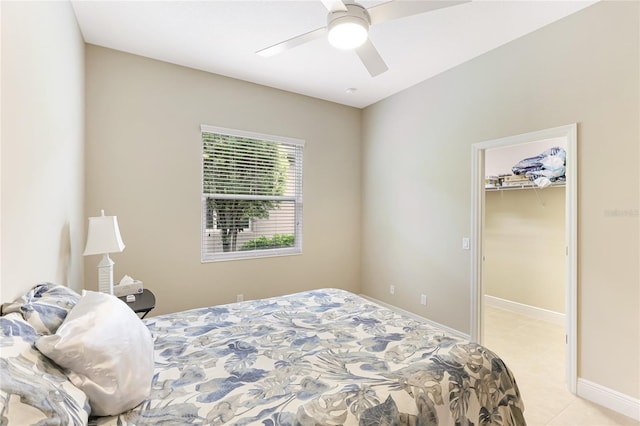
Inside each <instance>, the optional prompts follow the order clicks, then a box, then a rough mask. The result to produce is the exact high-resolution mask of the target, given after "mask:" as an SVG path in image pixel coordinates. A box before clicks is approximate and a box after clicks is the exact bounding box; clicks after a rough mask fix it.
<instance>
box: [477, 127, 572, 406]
mask: <svg viewBox="0 0 640 426" xmlns="http://www.w3.org/2000/svg"><path fill="white" fill-rule="evenodd" d="M559 137H563V138H566V141H567V147H566V151H567V170H566V176H567V183H566V187H565V225H566V226H565V241H566V250H565V253H566V261H565V291H566V298H565V305H566V307H565V333H566V344H567V346H566V351H565V353H566V360H565V363H566V374H567V387H568V389H569V391H570V392H572V393H574V394H575V393H576V385H577V359H578V357H577V347H578V343H577V340H578V324H577V318H578V308H577V299H578V291H577V287H578V285H577V270H578V269H577V268H578V253H577V250H578V243H577V239H578V218H577V215H578V204H577V193H578V191H577V190H578V180H577V179H578V164H577V163H578V162H577V158H578V156H577V153H578V152H577V139H578V126H577V124H576V123H573V124H569V125H566V126H560V127H554V128H552V129H545V130H540V131H537V132H531V133H525V134H521V135H516V136H509V137H505V138H501V139H494V140H490V141H485V142H479V143H475V144H473V145H472V146H471V151H472V153H471V339H472V340H473V341H476V342H479V343H482V342H483V341H484V324H483V312H484V301H483V297H482V296H483V294H484V288H483V283H482V265H483V262H482V256H483V252H484V248H483V247H482V242H483V226H484V209H485V196H484V195H485V194H484V180H485V176H484V154H485V150H486V149H489V148H496V147H503V146H508V145H516V144H519V143H526V142H535V141H539V140H543V139H550V138H559Z"/></svg>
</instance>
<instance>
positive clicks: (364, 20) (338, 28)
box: [327, 4, 371, 49]
mask: <svg viewBox="0 0 640 426" xmlns="http://www.w3.org/2000/svg"><path fill="white" fill-rule="evenodd" d="M345 6H346V9H347V10H338V11H334V12H331V13H329V15H328V17H327V30H328V39H329V43H331V45H332V46H334V47H336V48H338V49H355V48H356V47H359V46H361V45H362V44H363V43H364V42H365V41H366V40H367V37H368V35H369V25H370V23H371V18H370V17H369V13H367V10H366V9H365V8H364V7H362V6H360V5H358V4H348V5H345Z"/></svg>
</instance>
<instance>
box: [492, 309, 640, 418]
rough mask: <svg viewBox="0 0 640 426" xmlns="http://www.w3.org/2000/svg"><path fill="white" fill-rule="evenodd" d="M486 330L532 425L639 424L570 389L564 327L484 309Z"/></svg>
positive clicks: (493, 349) (502, 311) (501, 311)
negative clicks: (508, 372) (566, 374)
mask: <svg viewBox="0 0 640 426" xmlns="http://www.w3.org/2000/svg"><path fill="white" fill-rule="evenodd" d="M484 332H485V342H484V343H485V346H487V347H488V348H489V349H491V350H492V351H494V352H496V353H498V354H499V355H500V356H501V357H502V359H503V360H504V361H505V363H506V364H507V366H508V367H509V368H510V369H511V371H512V372H513V374H514V376H515V378H516V381H517V383H518V387H519V388H520V393H521V394H522V399H523V401H524V405H525V411H524V417H525V419H526V420H527V425H528V426H542V425H567V426H569V425H570V426H609V425H625V426H626V425H640V422H637V421H635V420H633V419H631V418H629V417H626V416H623V415H621V414H618V413H616V412H614V411H611V410H609V409H607V408H604V407H601V406H599V405H596V404H593V403H591V402H589V401H586V400H584V399H581V398H578V397H577V396H575V395H572V394H571V393H570V392H569V391H568V390H567V387H566V385H565V363H564V328H563V327H562V326H559V325H555V324H552V323H549V322H545V321H541V320H536V319H533V318H530V317H527V316H524V315H520V314H516V313H513V312H509V311H505V310H502V309H497V308H494V307H487V306H485V330H484Z"/></svg>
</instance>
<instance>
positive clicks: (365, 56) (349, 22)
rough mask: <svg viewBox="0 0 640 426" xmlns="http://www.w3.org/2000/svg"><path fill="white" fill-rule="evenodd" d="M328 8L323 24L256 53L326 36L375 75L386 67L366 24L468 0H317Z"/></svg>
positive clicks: (273, 52) (278, 50)
mask: <svg viewBox="0 0 640 426" xmlns="http://www.w3.org/2000/svg"><path fill="white" fill-rule="evenodd" d="M321 1H322V3H323V4H324V6H325V7H326V8H327V9H328V10H329V14H328V15H327V26H326V27H322V28H318V29H315V30H313V31H309V32H308V33H304V34H301V35H299V36H296V37H293V38H290V39H289V40H286V41H283V42H281V43H278V44H274V45H273V46H270V47H267V48H265V49H261V50H259V51H257V52H256V53H257V54H258V55H260V56H273V55H276V54H278V53H281V52H284V51H285V50H289V49H292V48H294V47H296V46H300V45H301V44H304V43H308V42H310V41H312V40H315V39H317V38H320V37H323V36H327V38H328V39H329V42H330V43H331V44H332V45H333V46H335V47H337V48H340V49H353V50H355V51H356V54H357V55H358V57H359V58H360V60H361V61H362V63H363V65H364V66H365V68H366V69H367V71H369V74H371V76H372V77H375V76H377V75H379V74H382V73H383V72H385V71H387V70H388V69H389V67H387V64H386V63H385V62H384V60H383V59H382V56H380V53H379V52H378V49H376V47H375V46H374V45H373V43H372V42H371V40H370V39H369V27H370V26H371V25H377V24H379V23H381V22H385V21H390V20H392V19H399V18H404V17H407V16H412V15H418V14H421V13H426V12H430V11H432V10H436V9H440V8H443V7H448V6H455V5H458V4H462V3H467V2H469V1H471V0H440V1H438V0H420V1H390V2H387V3H382V4H379V5H377V6H373V7H370V8H369V9H366V8H365V7H363V6H362V5H360V4H358V3H343V2H342V0H321Z"/></svg>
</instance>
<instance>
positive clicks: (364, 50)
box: [356, 40, 389, 77]
mask: <svg viewBox="0 0 640 426" xmlns="http://www.w3.org/2000/svg"><path fill="white" fill-rule="evenodd" d="M356 53H357V54H358V57H359V58H360V60H361V61H362V63H363V64H364V66H365V68H366V69H367V71H369V74H371V77H375V76H377V75H379V74H382V73H383V72H385V71H387V70H388V69H389V67H388V66H387V64H385V63H384V60H383V59H382V56H380V53H378V49H376V47H375V46H374V45H373V43H371V40H367V41H365V42H364V44H363V45H362V46H360V47H358V48H357V49H356Z"/></svg>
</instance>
